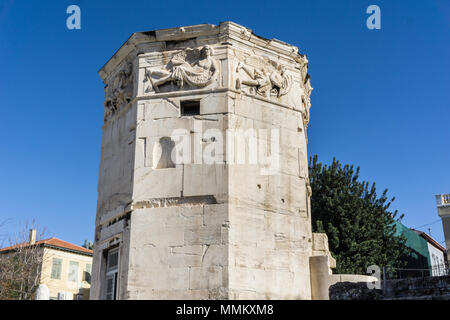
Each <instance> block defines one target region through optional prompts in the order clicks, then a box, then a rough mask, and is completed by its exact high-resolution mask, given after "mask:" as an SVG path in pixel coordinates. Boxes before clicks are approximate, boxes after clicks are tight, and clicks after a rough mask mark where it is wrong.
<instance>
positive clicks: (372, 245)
mask: <svg viewBox="0 0 450 320" xmlns="http://www.w3.org/2000/svg"><path fill="white" fill-rule="evenodd" d="M309 177H310V183H311V189H312V198H311V211H312V212H311V218H312V226H313V231H314V232H325V233H326V234H327V235H328V240H329V247H330V251H331V253H332V255H333V257H334V258H335V259H336V269H335V272H336V273H359V274H365V273H366V271H367V267H368V266H370V265H378V266H379V267H387V268H391V267H394V268H399V267H402V266H404V261H405V260H404V259H403V257H405V256H407V255H408V248H407V247H406V245H405V242H406V238H405V237H403V236H396V235H395V225H394V222H395V220H396V217H397V214H398V212H397V210H396V211H394V212H390V211H389V210H388V209H389V206H390V205H391V203H392V201H394V199H395V198H392V199H391V200H390V201H388V198H387V189H386V190H384V192H383V193H382V194H381V196H379V197H378V196H377V193H376V188H375V183H373V184H372V185H371V187H369V182H366V181H358V177H359V167H358V168H356V170H355V169H354V167H353V165H348V164H346V165H342V164H341V163H340V162H339V161H337V160H336V159H335V158H334V159H333V163H332V164H331V165H322V164H321V163H320V162H318V161H317V155H314V157H312V158H310V161H309ZM402 218H403V215H401V216H400V217H399V218H398V219H397V220H401V219H402Z"/></svg>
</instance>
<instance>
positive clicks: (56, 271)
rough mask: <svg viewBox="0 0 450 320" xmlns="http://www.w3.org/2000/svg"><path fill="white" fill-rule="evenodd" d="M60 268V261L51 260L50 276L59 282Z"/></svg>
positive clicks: (56, 259)
mask: <svg viewBox="0 0 450 320" xmlns="http://www.w3.org/2000/svg"><path fill="white" fill-rule="evenodd" d="M61 266H62V260H61V259H58V258H53V261H52V274H51V278H52V279H56V280H60V279H61Z"/></svg>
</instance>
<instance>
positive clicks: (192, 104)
mask: <svg viewBox="0 0 450 320" xmlns="http://www.w3.org/2000/svg"><path fill="white" fill-rule="evenodd" d="M180 108H181V116H195V115H199V114H200V101H198V100H185V101H180Z"/></svg>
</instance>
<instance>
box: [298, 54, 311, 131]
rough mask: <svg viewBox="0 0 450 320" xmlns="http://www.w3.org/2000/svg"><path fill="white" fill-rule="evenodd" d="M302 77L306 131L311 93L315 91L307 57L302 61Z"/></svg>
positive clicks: (303, 115) (303, 114)
mask: <svg viewBox="0 0 450 320" xmlns="http://www.w3.org/2000/svg"><path fill="white" fill-rule="evenodd" d="M300 71H301V75H302V83H303V85H302V89H303V94H302V105H303V113H302V118H303V126H304V128H305V130H306V128H307V127H308V123H309V109H310V108H311V92H312V91H313V87H311V78H310V76H309V74H308V59H307V58H306V55H305V56H303V57H302V59H301V68H300Z"/></svg>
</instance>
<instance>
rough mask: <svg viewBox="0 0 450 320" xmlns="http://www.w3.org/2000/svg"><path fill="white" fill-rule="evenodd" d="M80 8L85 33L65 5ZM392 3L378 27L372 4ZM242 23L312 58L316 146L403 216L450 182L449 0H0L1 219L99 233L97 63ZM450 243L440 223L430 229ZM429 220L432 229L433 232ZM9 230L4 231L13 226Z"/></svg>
mask: <svg viewBox="0 0 450 320" xmlns="http://www.w3.org/2000/svg"><path fill="white" fill-rule="evenodd" d="M71 4H76V5H79V6H80V8H81V15H82V17H81V27H82V29H81V30H72V31H71V30H68V29H67V28H66V18H67V16H68V15H67V14H66V8H67V6H69V5H71ZM371 4H376V5H378V6H380V8H381V30H368V29H367V28H366V19H367V17H368V15H367V14H366V8H367V7H368V6H369V5H371ZM228 20H231V21H234V22H236V23H239V24H243V25H245V26H247V27H248V28H251V29H252V30H253V31H254V32H255V33H256V34H258V35H261V36H263V37H267V38H277V39H280V40H283V41H285V42H288V43H290V44H294V45H296V46H298V47H299V48H300V51H301V52H302V53H306V54H307V56H308V59H309V61H310V74H311V77H312V85H313V87H314V88H315V90H314V92H313V94H312V108H311V123H310V129H309V130H308V135H309V153H310V155H312V154H316V153H317V154H318V155H319V158H320V159H321V160H322V161H323V162H325V163H329V162H330V161H331V160H332V158H333V156H335V157H336V158H337V159H339V160H341V161H342V162H344V163H350V164H355V165H359V166H360V167H361V177H362V178H363V179H366V180H369V181H376V183H377V187H378V189H379V192H380V193H381V192H382V190H383V189H384V188H388V189H389V195H391V196H395V197H396V198H397V199H396V201H395V202H394V206H393V208H396V209H399V211H400V212H402V213H405V219H404V220H403V222H404V223H405V224H406V225H407V226H410V227H417V226H421V225H424V224H427V223H431V222H435V221H436V220H438V219H439V217H438V215H437V210H436V205H435V200H434V195H435V194H437V193H449V192H450V162H449V158H450V148H449V141H450V134H449V133H450V129H449V125H450V108H449V107H450V105H449V101H450V62H449V57H450V41H449V40H450V39H449V34H450V32H449V31H450V2H449V1H447V0H441V1H438V0H434V1H432V0H422V1H392V0H391V1H375V0H373V1H323V0H319V1H318V0H314V1H313V0H310V1H303V0H296V1H267V2H265V1H197V2H185V1H132V0H128V1H120V2H119V1H100V0H95V1H94V0H89V1H87V0H85V1H75V0H73V1H62V0H59V1H22V0H21V1H19V0H15V1H14V0H1V1H0V66H1V69H0V70H1V74H0V75H1V76H0V106H1V108H0V135H1V137H2V138H1V139H0V150H1V155H2V156H1V157H0V165H1V168H2V170H1V171H0V203H1V204H2V206H1V209H0V221H1V220H5V219H9V220H8V221H9V223H8V224H7V230H6V231H8V230H10V229H11V228H12V227H13V226H14V225H16V224H18V223H20V222H22V221H25V220H30V219H33V218H34V219H36V220H38V222H39V224H40V225H42V226H46V228H47V229H48V230H49V231H50V233H51V234H52V235H54V236H57V237H59V238H62V239H64V240H67V241H70V242H74V243H78V244H81V243H82V242H83V240H84V239H86V238H88V239H93V233H94V219H95V211H96V202H97V178H98V169H99V161H100V143H101V126H102V123H103V98H104V93H103V84H102V81H101V80H100V77H99V76H98V74H97V71H98V70H99V69H100V67H101V66H102V65H103V64H104V63H105V62H106V61H107V60H108V59H109V58H110V57H111V56H112V54H113V53H114V52H115V51H116V50H117V49H118V48H119V47H120V46H121V45H122V44H123V43H124V42H125V41H126V40H127V39H128V37H129V36H130V35H131V34H132V33H133V32H135V31H146V30H153V29H161V28H169V27H176V26H183V25H193V24H200V23H212V24H217V23H219V22H220V21H228ZM431 227H432V234H433V236H435V237H436V238H437V240H438V241H442V240H443V239H444V237H443V232H442V225H441V223H435V224H433V225H432V226H431ZM424 229H425V230H426V228H424ZM3 231H5V230H3Z"/></svg>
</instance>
